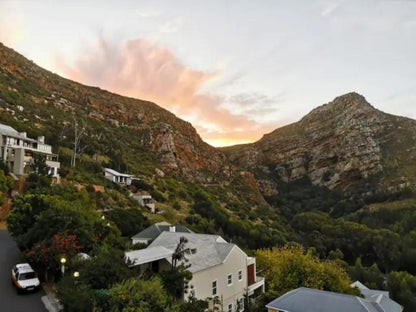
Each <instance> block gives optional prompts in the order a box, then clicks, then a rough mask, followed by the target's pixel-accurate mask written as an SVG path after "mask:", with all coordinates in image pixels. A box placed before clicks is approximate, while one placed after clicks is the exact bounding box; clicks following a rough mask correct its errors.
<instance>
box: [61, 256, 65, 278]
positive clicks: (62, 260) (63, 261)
mask: <svg viewBox="0 0 416 312" xmlns="http://www.w3.org/2000/svg"><path fill="white" fill-rule="evenodd" d="M65 262H66V259H65V258H61V272H62V276H64V275H65Z"/></svg>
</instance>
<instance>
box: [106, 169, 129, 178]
mask: <svg viewBox="0 0 416 312" xmlns="http://www.w3.org/2000/svg"><path fill="white" fill-rule="evenodd" d="M104 171H106V172H108V173H110V174H112V175H115V176H118V177H126V178H131V177H133V176H132V175H131V174H126V173H120V172H118V171H115V170H114V169H111V168H104Z"/></svg>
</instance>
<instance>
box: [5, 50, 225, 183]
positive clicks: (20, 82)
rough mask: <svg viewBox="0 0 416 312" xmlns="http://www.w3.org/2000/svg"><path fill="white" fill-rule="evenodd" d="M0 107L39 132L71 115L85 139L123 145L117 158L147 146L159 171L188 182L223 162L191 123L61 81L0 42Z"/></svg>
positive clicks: (18, 123)
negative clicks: (106, 139)
mask: <svg viewBox="0 0 416 312" xmlns="http://www.w3.org/2000/svg"><path fill="white" fill-rule="evenodd" d="M0 110H1V111H2V114H3V113H4V114H9V115H11V116H13V117H14V119H15V120H16V125H15V126H16V127H18V128H19V127H20V128H25V129H26V127H29V128H30V127H32V126H33V125H34V122H36V124H35V125H36V128H38V129H42V128H43V129H44V131H46V130H48V129H46V128H48V127H52V124H53V127H55V128H56V129H55V132H60V131H62V129H63V128H65V126H67V128H68V127H70V126H71V122H72V115H73V114H76V115H77V117H78V118H79V119H83V120H86V122H87V125H88V128H89V131H88V132H89V136H90V137H97V138H102V133H101V132H108V133H111V138H110V139H109V140H110V141H113V142H114V146H113V148H114V147H115V146H117V147H118V148H120V149H123V157H124V159H122V161H125V162H129V159H133V158H134V157H132V156H131V154H135V153H138V150H137V148H135V147H137V146H138V147H141V148H143V149H150V150H151V151H153V152H154V154H155V159H154V163H155V164H156V165H157V166H160V167H161V169H162V170H163V171H165V172H170V173H173V174H176V175H183V176H184V177H185V178H187V179H189V180H201V181H204V180H206V179H207V176H208V175H209V174H210V175H215V174H218V173H219V172H220V171H221V167H222V164H223V163H224V161H225V156H224V154H223V153H221V152H220V151H218V150H216V149H215V148H214V147H212V146H210V145H208V144H206V143H205V142H203V141H202V139H201V138H200V136H199V135H198V134H197V132H196V130H195V129H194V128H193V127H192V125H191V124H190V123H188V122H186V121H183V120H181V119H179V118H177V117H176V116H175V115H173V114H172V113H170V112H168V111H166V110H165V109H163V108H161V107H159V106H157V105H156V104H154V103H151V102H147V101H142V100H137V99H132V98H127V97H123V96H119V95H117V94H113V93H110V92H107V91H104V90H101V89H99V88H93V87H88V86H84V85H81V84H79V83H76V82H74V81H70V80H67V79H64V78H62V77H59V76H57V75H55V74H53V73H51V72H49V71H47V70H44V69H42V68H41V67H39V66H37V65H35V64H34V63H33V62H31V61H29V60H27V59H26V58H24V57H23V56H21V55H19V54H18V53H16V52H15V51H13V50H11V49H9V48H7V47H5V46H4V45H2V44H1V43H0ZM51 119H53V120H54V121H55V122H52V121H51ZM25 124H26V126H25ZM103 129H104V130H108V131H103ZM114 129H115V130H114ZM49 130H51V129H49ZM34 131H36V130H34ZM51 132H53V130H51ZM127 136H128V137H129V139H126V137H127ZM131 138H133V139H132V140H131ZM52 139H53V138H49V140H52ZM127 140H129V141H127ZM123 141H124V142H123ZM67 143H68V142H67ZM119 143H120V144H119ZM63 144H65V142H63ZM97 146H98V145H97ZM68 147H70V143H68ZM109 148H110V149H111V147H109ZM97 152H98V153H105V151H97ZM139 159H140V157H139V156H138V157H136V158H134V160H130V164H128V165H129V167H131V168H134V166H135V164H134V163H133V162H136V164H137V161H140V160H139ZM207 173H209V174H207Z"/></svg>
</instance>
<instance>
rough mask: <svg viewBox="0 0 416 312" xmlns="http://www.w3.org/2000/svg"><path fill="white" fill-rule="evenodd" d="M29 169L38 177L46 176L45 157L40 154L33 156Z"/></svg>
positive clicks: (47, 171)
mask: <svg viewBox="0 0 416 312" xmlns="http://www.w3.org/2000/svg"><path fill="white" fill-rule="evenodd" d="M30 167H31V169H32V170H33V171H34V172H36V173H37V174H40V175H44V176H46V175H48V174H49V167H48V166H47V165H46V156H44V155H41V154H34V155H33V163H32V164H31V165H30Z"/></svg>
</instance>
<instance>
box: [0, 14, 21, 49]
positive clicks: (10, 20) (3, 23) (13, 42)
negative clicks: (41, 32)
mask: <svg viewBox="0 0 416 312" xmlns="http://www.w3.org/2000/svg"><path fill="white" fill-rule="evenodd" d="M24 39H25V28H24V26H23V22H22V16H21V15H10V16H5V17H2V18H1V20H0V42H3V43H4V44H5V45H7V46H9V47H16V46H18V45H19V44H20V43H22V42H23V40H24Z"/></svg>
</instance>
